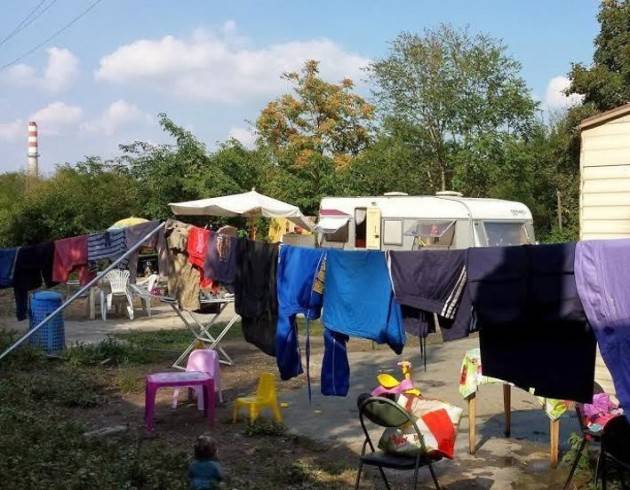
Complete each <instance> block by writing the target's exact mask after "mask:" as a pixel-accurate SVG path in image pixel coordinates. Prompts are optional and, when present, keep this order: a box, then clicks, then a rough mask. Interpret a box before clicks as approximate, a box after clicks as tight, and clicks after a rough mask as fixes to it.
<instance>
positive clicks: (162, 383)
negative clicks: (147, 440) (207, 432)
mask: <svg viewBox="0 0 630 490" xmlns="http://www.w3.org/2000/svg"><path fill="white" fill-rule="evenodd" d="M182 386H186V387H188V386H201V388H202V391H203V401H204V404H203V406H204V410H203V411H204V414H205V415H206V416H207V417H208V423H209V424H210V425H214V405H215V399H214V379H212V377H211V376H210V375H209V374H206V373H202V372H199V371H186V372H164V373H154V374H149V375H148V376H147V377H146V385H145V398H144V422H145V424H146V428H147V430H148V431H149V432H151V431H152V430H153V412H154V410H155V395H156V393H157V390H159V389H160V388H167V387H168V388H178V387H182Z"/></svg>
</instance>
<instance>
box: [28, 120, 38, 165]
mask: <svg viewBox="0 0 630 490" xmlns="http://www.w3.org/2000/svg"><path fill="white" fill-rule="evenodd" d="M38 158H39V147H38V141H37V123H36V122H35V121H30V122H29V123H28V162H27V165H26V173H27V174H28V175H31V176H33V177H37V176H38V175H39V163H38Z"/></svg>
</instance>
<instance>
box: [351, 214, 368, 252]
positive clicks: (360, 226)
mask: <svg viewBox="0 0 630 490" xmlns="http://www.w3.org/2000/svg"><path fill="white" fill-rule="evenodd" d="M366 237H367V208H355V210H354V248H365V239H366Z"/></svg>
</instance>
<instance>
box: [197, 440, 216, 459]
mask: <svg viewBox="0 0 630 490" xmlns="http://www.w3.org/2000/svg"><path fill="white" fill-rule="evenodd" d="M216 456H217V441H215V440H214V439H213V438H212V437H210V436H199V437H198V438H197V442H195V459H212V458H216Z"/></svg>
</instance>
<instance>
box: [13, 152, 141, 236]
mask: <svg viewBox="0 0 630 490" xmlns="http://www.w3.org/2000/svg"><path fill="white" fill-rule="evenodd" d="M137 202H138V200H137V195H136V190H135V185H134V181H133V180H132V178H131V177H130V175H129V174H128V172H127V171H126V169H124V168H122V167H120V166H118V165H116V164H115V163H113V162H104V161H102V160H101V159H100V158H98V157H89V158H87V159H86V160H84V161H82V162H79V163H77V164H75V165H73V166H71V165H68V164H66V165H62V166H59V167H57V169H56V171H55V173H54V174H53V175H52V176H51V177H50V178H46V179H33V180H30V181H29V185H28V190H25V191H24V192H23V194H22V195H21V197H18V199H17V200H16V201H15V202H14V203H13V204H9V205H7V207H3V209H4V210H5V213H6V216H7V218H6V221H5V222H4V225H3V228H4V230H3V231H4V233H5V237H6V238H5V240H6V241H7V242H9V243H7V245H24V244H33V243H40V242H43V241H46V240H54V239H58V238H65V237H69V236H75V235H80V234H84V233H89V232H94V231H98V230H103V229H105V228H107V227H109V226H110V225H111V224H112V223H114V222H115V221H117V220H119V219H121V218H126V217H128V216H131V215H133V214H137V211H138V206H137Z"/></svg>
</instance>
